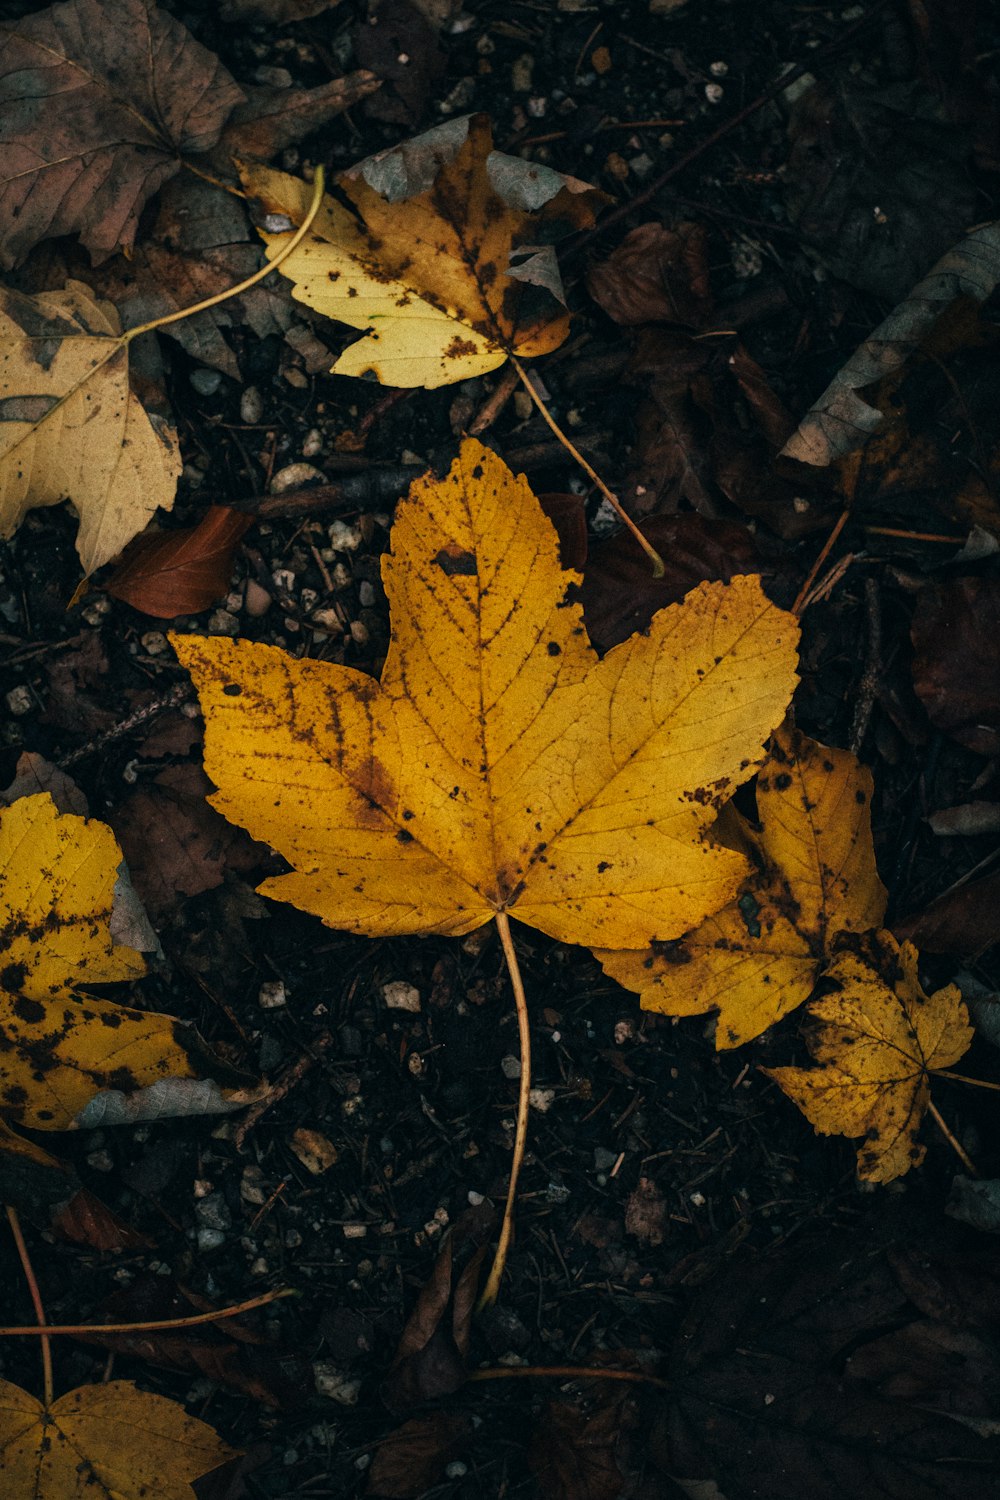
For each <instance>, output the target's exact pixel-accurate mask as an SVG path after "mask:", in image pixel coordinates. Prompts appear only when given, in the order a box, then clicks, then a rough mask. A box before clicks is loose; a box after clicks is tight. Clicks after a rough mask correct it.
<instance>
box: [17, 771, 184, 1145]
mask: <svg viewBox="0 0 1000 1500" xmlns="http://www.w3.org/2000/svg"><path fill="white" fill-rule="evenodd" d="M120 863H121V850H120V849H119V848H118V845H117V844H116V843H115V839H114V835H113V834H112V832H111V830H110V828H106V827H105V826H104V824H103V823H97V822H94V821H89V822H88V821H87V820H86V819H84V818H78V817H76V816H74V815H72V814H62V813H58V812H57V811H56V808H55V806H54V804H53V802H52V799H51V798H50V797H49V796H48V795H46V794H44V793H43V794H40V795H38V796H35V797H25V798H23V799H22V800H21V801H20V802H15V803H14V805H13V807H9V808H6V809H4V810H3V811H0V1037H2V1047H0V1112H2V1113H3V1114H4V1115H5V1116H6V1117H7V1118H8V1119H9V1120H12V1121H13V1122H15V1123H20V1124H24V1125H29V1126H31V1127H32V1128H34V1129H36V1130H67V1129H69V1128H71V1127H72V1125H73V1123H74V1121H75V1119H76V1117H77V1116H78V1115H79V1114H80V1112H81V1111H82V1110H83V1109H84V1107H85V1106H86V1105H87V1104H88V1103H89V1102H90V1101H91V1100H93V1099H94V1098H95V1096H97V1095H98V1094H99V1093H100V1092H101V1090H103V1089H117V1090H119V1091H132V1090H141V1089H143V1088H145V1087H146V1086H147V1085H151V1084H154V1083H155V1082H156V1081H157V1080H160V1079H166V1078H168V1077H173V1078H180V1079H189V1078H193V1077H194V1076H195V1070H194V1068H193V1067H192V1062H191V1058H192V1056H196V1055H198V1054H197V1049H198V1046H199V1043H198V1039H197V1036H196V1033H194V1032H191V1031H187V1029H186V1028H185V1027H184V1026H182V1025H181V1024H180V1022H178V1021H174V1020H172V1019H171V1018H170V1017H169V1016H163V1015H158V1014H156V1013H155V1012H145V1011H138V1010H128V1009H126V1008H125V1007H124V1006H121V1005H116V1004H114V1002H113V1001H110V1000H96V999H91V998H82V997H81V996H80V993H79V992H80V990H81V989H82V988H83V987H85V986H87V985H89V984H108V983H112V982H114V981H116V980H129V979H136V978H138V976H139V975H141V974H143V973H144V972H145V968H146V965H145V962H144V961H143V959H142V957H141V955H140V954H139V953H136V952H135V951H133V950H132V949H131V948H125V947H119V946H116V945H115V943H114V942H113V940H112V936H111V930H110V922H111V914H112V904H113V901H114V890H115V883H116V879H117V874H118V866H119V864H120ZM201 1060H202V1061H204V1059H201Z"/></svg>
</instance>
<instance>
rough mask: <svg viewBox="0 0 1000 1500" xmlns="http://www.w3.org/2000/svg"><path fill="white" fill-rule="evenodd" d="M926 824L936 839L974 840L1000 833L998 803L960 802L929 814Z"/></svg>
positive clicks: (999, 805) (999, 809)
mask: <svg viewBox="0 0 1000 1500" xmlns="http://www.w3.org/2000/svg"><path fill="white" fill-rule="evenodd" d="M926 821H927V824H928V826H929V827H930V829H931V832H932V833H936V834H937V836H938V838H975V837H977V836H980V835H982V834H984V833H1000V802H962V803H960V804H959V805H958V806H957V807H942V808H939V809H938V811H937V812H933V813H930V814H929V816H928V817H927V820H926Z"/></svg>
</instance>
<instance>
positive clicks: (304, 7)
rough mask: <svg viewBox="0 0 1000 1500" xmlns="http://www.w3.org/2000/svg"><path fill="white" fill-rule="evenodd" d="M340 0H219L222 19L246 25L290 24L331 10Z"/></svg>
mask: <svg viewBox="0 0 1000 1500" xmlns="http://www.w3.org/2000/svg"><path fill="white" fill-rule="evenodd" d="M339 4H340V0H221V3H220V5H219V15H220V17H221V19H222V20H223V21H243V22H246V24H247V25H248V26H290V25H291V24H292V22H293V21H308V20H311V19H312V17H313V16H319V15H322V14H323V12H324V11H325V10H332V9H333V7H334V6H335V5H339Z"/></svg>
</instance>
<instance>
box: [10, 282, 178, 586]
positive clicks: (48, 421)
mask: <svg viewBox="0 0 1000 1500" xmlns="http://www.w3.org/2000/svg"><path fill="white" fill-rule="evenodd" d="M120 334H121V327H120V324H119V321H118V315H117V313H116V312H115V309H114V308H113V307H112V305H111V303H109V302H98V301H96V300H95V299H94V297H93V295H92V294H91V292H90V291H89V290H88V288H87V287H85V286H84V285H83V284H82V283H81V282H79V281H70V282H68V283H67V285H66V287H65V289H64V290H63V291H61V292H43V293H42V294H40V295H39V296H37V297H27V296H25V295H23V294H22V293H21V292H15V291H12V290H11V289H10V288H6V287H4V288H0V536H3V537H8V536H11V535H12V534H13V532H14V531H15V530H16V529H17V527H18V526H19V525H20V523H21V521H22V520H23V519H24V517H25V515H26V514H27V513H28V511H29V510H34V509H36V508H37V507H39V506H46V505H59V504H60V503H61V502H62V501H64V500H68V501H70V502H71V503H72V505H73V506H74V507H75V509H76V511H77V513H78V514H79V517H80V529H79V534H78V536H77V551H78V552H79V554H80V561H81V563H82V564H83V568H84V571H85V572H86V573H92V572H93V571H94V570H95V569H96V568H99V567H101V566H102V564H104V563H106V562H108V561H109V560H110V559H111V558H112V557H116V556H117V554H118V553H119V552H120V551H121V550H122V548H123V547H124V546H125V544H126V542H129V541H131V539H132V538H133V537H134V536H135V535H136V533H137V532H139V531H141V530H142V529H143V527H144V526H145V525H146V523H147V521H148V520H149V519H150V517H151V516H152V515H153V513H154V511H156V509H157V508H158V507H162V508H163V509H165V510H169V509H170V508H171V506H172V505H173V503H174V491H175V488H176V483H177V478H178V476H179V474H180V468H181V464H180V454H179V450H178V446H177V437H176V434H175V433H174V432H173V430H172V429H171V428H170V427H168V426H167V424H166V423H165V422H164V421H162V420H161V419H159V418H151V417H150V415H149V414H148V413H147V412H146V411H145V409H144V408H143V406H142V404H141V402H140V401H139V399H138V397H137V396H136V395H135V394H134V393H133V391H132V390H131V387H130V385H129V372H128V349H127V347H126V346H125V345H123V344H122V342H121V338H120Z"/></svg>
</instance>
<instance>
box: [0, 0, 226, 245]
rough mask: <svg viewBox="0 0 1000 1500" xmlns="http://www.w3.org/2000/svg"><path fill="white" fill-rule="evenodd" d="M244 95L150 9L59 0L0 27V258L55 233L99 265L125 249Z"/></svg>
mask: <svg viewBox="0 0 1000 1500" xmlns="http://www.w3.org/2000/svg"><path fill="white" fill-rule="evenodd" d="M29 80H30V83H29ZM242 98H243V94H242V91H241V90H240V89H239V87H238V86H237V84H236V83H235V82H234V81H233V79H232V78H231V77H230V75H229V74H228V73H227V72H226V69H225V68H224V67H223V66H222V64H221V63H220V61H219V59H218V58H217V57H216V56H215V55H214V53H212V52H209V51H208V49H207V48H205V47H203V46H202V45H201V44H200V43H199V42H196V41H195V39H194V37H193V36H192V35H191V33H190V32H189V31H188V30H187V28H186V27H185V26H182V25H181V23H180V21H177V20H175V19H174V17H173V16H171V15H170V14H169V13H168V12H167V11H165V10H160V9H159V8H158V6H156V5H155V4H154V3H153V0H66V3H65V4H60V5H50V6H49V7H48V9H47V10H43V11H40V12H38V13H37V14H36V15H32V16H26V17H25V18H24V19H23V20H21V21H19V22H18V23H17V24H16V25H15V26H4V27H3V28H2V29H0V154H2V158H3V167H2V169H0V171H2V175H0V260H2V262H3V264H4V265H7V266H11V265H14V264H16V263H17V262H18V261H19V260H21V259H22V258H23V257H24V256H25V255H26V254H27V253H28V251H29V250H30V249H31V248H32V246H33V245H36V244H37V243H38V241H39V240H43V239H51V238H53V237H55V236H58V235H63V234H77V233H78V234H79V235H80V238H81V240H82V241H83V244H84V245H85V246H86V248H87V249H88V250H89V251H90V254H91V256H92V258H93V260H94V261H95V262H96V261H100V260H103V259H105V258H106V257H107V256H108V255H111V254H112V253H113V252H114V251H115V250H119V249H128V248H129V247H130V246H131V244H132V242H133V240H134V238H135V231H136V225H137V224H138V220H139V214H140V212H141V210H142V207H143V204H144V203H146V202H147V200H148V199H149V198H150V197H151V196H152V195H153V193H155V192H156V190H157V188H159V187H160V186H161V185H162V183H164V182H165V181H166V180H167V179H168V178H169V177H172V176H173V175H174V173H175V172H177V171H178V170H179V169H180V164H181V163H180V157H181V154H182V153H195V152H199V151H207V150H209V149H210V148H211V147H212V146H214V145H215V143H216V141H217V140H218V139H219V135H220V132H221V130H222V127H223V125H224V124H225V122H226V119H227V118H228V116H229V114H230V113H231V112H232V110H233V109H234V107H235V106H236V105H237V104H239V103H240V101H241V100H242ZM41 120H44V129H43V130H39V122H40V121H41Z"/></svg>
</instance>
